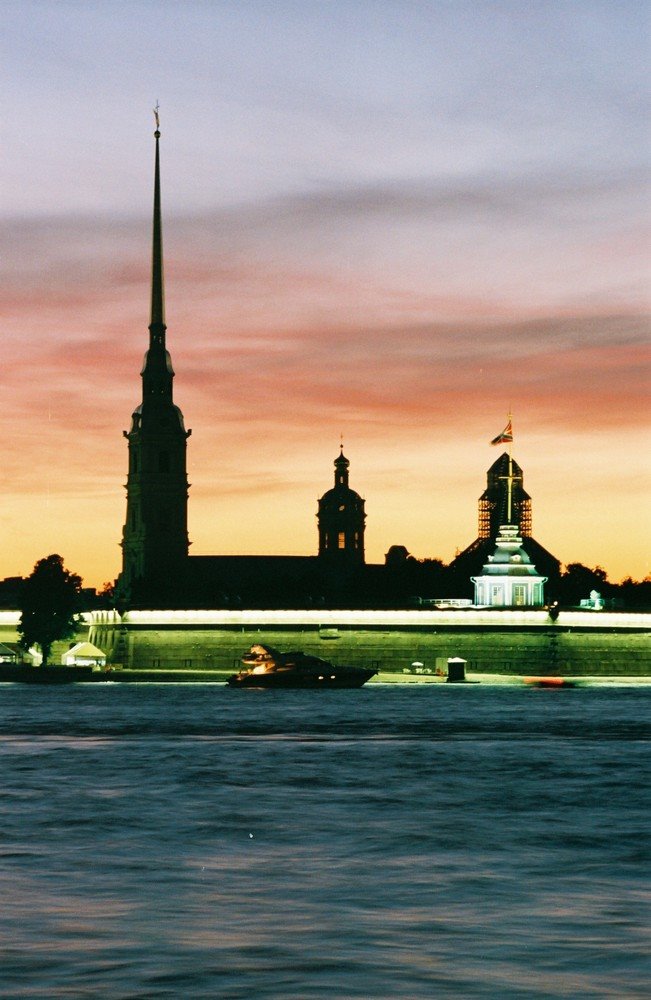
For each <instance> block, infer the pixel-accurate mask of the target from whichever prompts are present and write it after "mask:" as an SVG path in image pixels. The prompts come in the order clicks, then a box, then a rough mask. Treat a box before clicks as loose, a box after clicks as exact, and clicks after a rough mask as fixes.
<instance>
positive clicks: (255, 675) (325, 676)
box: [226, 643, 378, 688]
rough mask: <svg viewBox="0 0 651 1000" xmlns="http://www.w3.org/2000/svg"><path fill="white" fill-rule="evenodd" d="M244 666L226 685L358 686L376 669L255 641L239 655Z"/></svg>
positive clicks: (271, 686) (284, 686) (260, 686)
mask: <svg viewBox="0 0 651 1000" xmlns="http://www.w3.org/2000/svg"><path fill="white" fill-rule="evenodd" d="M242 663H243V664H244V670H241V671H240V672H239V673H237V674H233V675H232V676H231V677H229V678H228V680H227V682H226V683H227V684H228V685H229V687H254V688H359V687H361V686H362V684H366V681H368V680H370V678H371V677H373V676H374V675H375V674H377V672H378V671H377V670H376V669H374V668H373V667H348V666H343V667H338V666H335V665H334V664H332V663H329V662H328V660H322V659H321V658H320V657H318V656H309V655H308V654H306V653H281V652H279V651H278V650H277V649H274V647H273V646H266V645H262V644H261V643H254V645H253V646H251V649H250V650H249V652H248V653H245V654H244V656H243V657H242Z"/></svg>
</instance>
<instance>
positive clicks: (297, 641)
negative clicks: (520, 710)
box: [91, 625, 651, 676]
mask: <svg viewBox="0 0 651 1000" xmlns="http://www.w3.org/2000/svg"><path fill="white" fill-rule="evenodd" d="M328 632H329V633H330V634H331V633H332V630H326V633H328ZM337 633H338V637H337V638H332V637H325V634H320V632H319V629H318V628H316V627H314V626H299V627H293V628H285V629H281V630H279V629H274V628H270V627H266V628H264V629H255V628H251V627H243V628H239V627H228V628H224V627H201V626H187V627H181V628H179V627H175V626H170V627H166V626H159V627H142V626H133V625H129V626H123V627H122V628H121V629H119V628H114V629H106V628H98V629H93V630H92V631H91V642H93V643H94V644H95V645H98V646H99V647H100V648H101V649H103V650H105V651H107V652H108V653H109V655H110V657H111V659H112V661H113V662H114V663H121V664H122V665H123V666H124V667H130V668H132V669H141V670H152V669H162V670H165V669H167V670H224V671H232V670H235V669H237V667H238V666H239V662H240V657H241V656H242V654H243V652H245V651H246V650H247V649H248V648H249V647H250V645H251V644H252V643H254V642H263V643H265V644H270V645H272V646H276V647H277V648H279V649H281V650H284V651H288V650H302V651H303V652H305V653H313V654H316V655H317V656H322V657H324V658H325V659H328V660H332V661H333V662H335V663H338V664H344V663H348V664H352V665H370V666H375V667H378V668H379V669H380V670H387V671H399V672H402V671H403V670H404V669H409V668H410V666H411V664H412V663H414V662H415V661H417V662H420V663H422V664H424V666H425V667H428V668H430V669H434V668H435V667H436V661H437V659H438V658H441V657H444V658H446V659H447V658H448V657H452V656H460V657H463V658H464V659H465V660H467V661H468V669H469V670H476V671H480V672H486V673H491V672H494V673H515V674H531V673H549V672H552V671H556V672H558V673H571V674H574V675H600V674H601V675H615V676H616V675H631V676H643V675H651V649H650V643H649V636H648V633H645V632H636V631H630V630H629V631H613V630H608V629H606V630H603V631H600V630H598V629H595V630H590V631H585V630H581V631H580V630H568V629H563V630H560V629H556V628H554V627H553V626H551V625H550V627H548V628H535V629H526V628H524V629H517V628H504V629H497V628H490V629H489V628H482V627H475V628H466V629H463V628H454V629H446V630H443V629H441V630H437V631H432V630H431V629H417V628H393V629H391V630H388V629H387V630H385V629H380V628H373V629H364V628H359V627H355V628H347V629H342V628H339V629H337Z"/></svg>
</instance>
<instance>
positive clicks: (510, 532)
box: [471, 524, 547, 608]
mask: <svg viewBox="0 0 651 1000" xmlns="http://www.w3.org/2000/svg"><path fill="white" fill-rule="evenodd" d="M471 579H472V582H473V583H474V585H475V602H474V603H475V606H480V607H489V608H539V607H542V606H543V604H544V603H545V598H544V585H545V583H546V582H547V577H546V576H539V574H538V572H537V570H536V567H535V566H534V565H533V563H532V562H531V559H530V558H529V556H528V555H527V553H526V552H525V551H524V549H523V548H522V538H521V537H520V535H519V528H518V526H517V525H516V524H503V525H502V526H501V527H500V531H499V535H498V536H497V542H496V546H495V552H494V553H493V555H492V556H489V557H488V562H487V563H486V565H485V566H484V568H483V572H482V574H481V576H473V577H472V578H471Z"/></svg>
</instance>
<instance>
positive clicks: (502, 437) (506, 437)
mask: <svg viewBox="0 0 651 1000" xmlns="http://www.w3.org/2000/svg"><path fill="white" fill-rule="evenodd" d="M512 440H513V427H512V426H511V418H510V417H509V422H508V424H507V425H506V427H505V428H504V430H503V431H502V433H501V434H498V435H497V437H496V438H493V440H492V441H491V444H508V443H509V442H510V441H512Z"/></svg>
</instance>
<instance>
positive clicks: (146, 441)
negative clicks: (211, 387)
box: [116, 128, 383, 608]
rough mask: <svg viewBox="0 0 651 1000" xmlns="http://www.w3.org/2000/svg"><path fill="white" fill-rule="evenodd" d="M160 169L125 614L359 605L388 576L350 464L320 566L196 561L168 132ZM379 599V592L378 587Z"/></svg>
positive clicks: (332, 497)
mask: <svg viewBox="0 0 651 1000" xmlns="http://www.w3.org/2000/svg"><path fill="white" fill-rule="evenodd" d="M154 136H155V141H156V152H155V167H154V211H153V237H152V274H151V313H150V323H149V348H148V350H147V352H146V354H145V358H144V363H143V367H142V371H141V377H142V402H141V403H140V404H139V405H138V406H137V407H136V409H135V410H134V412H133V415H132V418H131V427H130V429H129V431H124V436H125V438H126V439H127V441H128V443H129V468H128V475H127V485H126V489H127V511H126V519H125V523H124V527H123V530H122V543H121V544H122V571H121V573H120V575H119V577H118V580H117V583H116V602H117V603H118V605H121V606H124V607H150V608H151V607H161V608H166V607H169V608H171V607H178V608H205V607H258V608H268V607H283V606H284V607H304V606H312V605H315V604H320V605H323V604H330V605H332V604H334V605H340V604H342V605H346V604H350V603H352V604H360V605H363V604H364V601H365V595H366V594H367V593H368V592H369V580H371V578H373V577H374V576H377V573H374V570H375V571H376V570H381V569H382V568H383V567H372V568H371V567H368V570H369V573H365V570H366V569H367V567H365V563H364V522H365V513H364V500H363V499H362V498H361V497H360V495H359V494H358V493H356V492H355V491H354V490H353V489H351V487H350V485H349V471H348V470H349V466H350V463H349V461H348V459H347V458H346V457H345V456H344V454H343V449H342V451H341V453H340V455H339V456H338V457H337V458H336V460H335V463H334V464H335V483H334V487H333V488H332V489H330V490H328V491H327V492H326V493H325V494H324V495H323V496H322V497H321V499H320V500H319V505H318V513H317V518H318V525H319V554H318V556H210V555H209V556H191V555H190V554H189V544H190V543H189V539H188V528H187V523H188V518H187V512H188V489H189V484H188V478H187V465H186V448H187V439H188V437H189V435H190V433H191V432H190V431H186V430H185V426H184V422H183V414H182V413H181V411H180V409H179V408H178V406H176V405H175V404H174V399H173V388H172V383H173V379H174V370H173V368H172V361H171V357H170V354H169V351H168V350H167V345H166V329H167V328H166V325H165V296H164V280H163V240H162V220H161V189H160V187H161V186H160V150H159V140H160V132H159V131H158V128H157V129H156V132H155V133H154ZM371 591H377V587H375V588H373V587H371Z"/></svg>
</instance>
